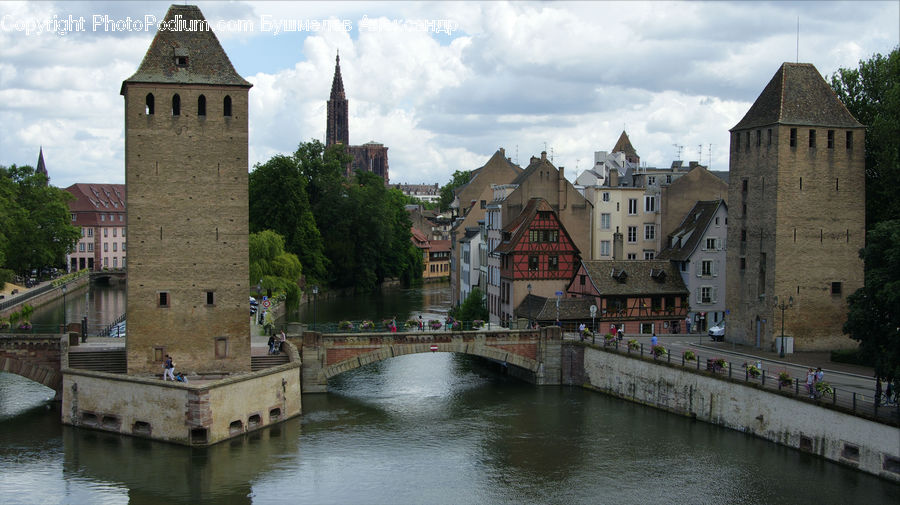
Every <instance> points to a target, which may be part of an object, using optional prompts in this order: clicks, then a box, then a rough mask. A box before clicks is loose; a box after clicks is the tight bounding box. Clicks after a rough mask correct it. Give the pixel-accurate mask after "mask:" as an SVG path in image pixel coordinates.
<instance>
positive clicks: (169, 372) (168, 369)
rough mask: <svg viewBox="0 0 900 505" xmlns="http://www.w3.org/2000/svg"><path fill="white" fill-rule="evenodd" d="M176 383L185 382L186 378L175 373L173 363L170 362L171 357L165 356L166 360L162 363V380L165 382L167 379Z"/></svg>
mask: <svg viewBox="0 0 900 505" xmlns="http://www.w3.org/2000/svg"><path fill="white" fill-rule="evenodd" d="M170 378H171V379H172V380H173V381H177V382H187V381H188V380H187V377H185V376H184V374H182V373H177V374H176V373H175V362H174V361H173V360H172V357H171V356H169V355H168V354H166V359H165V361H163V380H164V381H167V380H169V379H170Z"/></svg>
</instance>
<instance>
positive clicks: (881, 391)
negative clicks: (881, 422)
mask: <svg viewBox="0 0 900 505" xmlns="http://www.w3.org/2000/svg"><path fill="white" fill-rule="evenodd" d="M896 393H897V388H896V387H895V386H894V385H893V381H892V380H890V379H885V381H884V383H883V384H882V382H881V377H876V378H875V407H880V406H882V405H896V404H897V398H895V397H894V395H895V394H896Z"/></svg>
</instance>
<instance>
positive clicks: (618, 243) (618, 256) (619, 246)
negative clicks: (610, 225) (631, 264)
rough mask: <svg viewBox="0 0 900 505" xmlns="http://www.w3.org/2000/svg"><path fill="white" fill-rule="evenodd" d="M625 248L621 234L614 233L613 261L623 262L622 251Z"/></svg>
mask: <svg viewBox="0 0 900 505" xmlns="http://www.w3.org/2000/svg"><path fill="white" fill-rule="evenodd" d="M624 248H625V246H624V243H623V242H622V234H621V233H619V232H615V233H613V250H612V252H613V260H615V261H621V260H622V251H623V249H624Z"/></svg>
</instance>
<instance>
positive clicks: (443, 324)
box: [304, 319, 501, 333]
mask: <svg viewBox="0 0 900 505" xmlns="http://www.w3.org/2000/svg"><path fill="white" fill-rule="evenodd" d="M421 321H422V325H421V327H420V325H419V320H418V319H415V320H409V321H396V326H397V328H396V331H399V332H407V333H409V332H419V331H421V332H437V331H477V330H481V329H501V326H500V325H498V324H491V325H489V324H488V323H487V321H479V320H476V321H458V320H453V321H452V322H450V321H448V320H446V319H441V320H437V319H422V320H421ZM390 322H391V320H390V319H384V320H378V321H370V320H353V321H340V322H337V323H336V322H333V321H329V322H323V323H310V322H309V321H307V322H306V323H304V326H305V328H306V329H307V330H310V331H317V332H320V333H385V332H391V331H392V327H391V326H390Z"/></svg>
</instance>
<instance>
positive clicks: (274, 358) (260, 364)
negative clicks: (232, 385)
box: [250, 353, 289, 372]
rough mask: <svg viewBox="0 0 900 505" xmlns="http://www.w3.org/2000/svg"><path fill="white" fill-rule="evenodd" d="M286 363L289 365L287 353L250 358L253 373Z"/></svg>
mask: <svg viewBox="0 0 900 505" xmlns="http://www.w3.org/2000/svg"><path fill="white" fill-rule="evenodd" d="M286 363H289V361H288V355H287V353H281V354H266V355H264V356H250V370H251V371H253V372H256V371H258V370H264V369H266V368H271V367H273V366H278V365H284V364H286Z"/></svg>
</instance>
